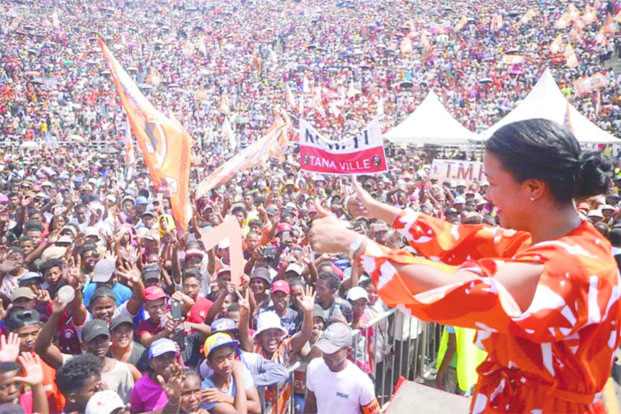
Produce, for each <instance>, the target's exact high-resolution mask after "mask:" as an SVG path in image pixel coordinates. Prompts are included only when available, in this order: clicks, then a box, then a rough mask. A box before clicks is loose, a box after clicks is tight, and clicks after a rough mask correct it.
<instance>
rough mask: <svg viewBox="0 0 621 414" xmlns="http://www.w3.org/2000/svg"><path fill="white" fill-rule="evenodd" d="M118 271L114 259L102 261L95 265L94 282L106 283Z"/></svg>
mask: <svg viewBox="0 0 621 414" xmlns="http://www.w3.org/2000/svg"><path fill="white" fill-rule="evenodd" d="M115 270H116V265H115V263H114V260H112V259H100V260H99V261H97V263H95V269H94V270H93V280H92V281H93V282H100V283H105V282H107V281H108V280H110V278H111V277H112V274H113V273H114V271H115Z"/></svg>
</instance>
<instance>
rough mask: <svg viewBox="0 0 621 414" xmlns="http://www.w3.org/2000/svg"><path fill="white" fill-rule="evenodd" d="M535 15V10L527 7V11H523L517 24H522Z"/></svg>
mask: <svg viewBox="0 0 621 414" xmlns="http://www.w3.org/2000/svg"><path fill="white" fill-rule="evenodd" d="M536 15H537V12H535V10H533V9H528V11H527V12H526V13H524V16H522V18H521V19H520V21H519V22H518V26H522V25H523V24H526V23H528V22H530V21H531V19H532V18H533V17H535V16H536Z"/></svg>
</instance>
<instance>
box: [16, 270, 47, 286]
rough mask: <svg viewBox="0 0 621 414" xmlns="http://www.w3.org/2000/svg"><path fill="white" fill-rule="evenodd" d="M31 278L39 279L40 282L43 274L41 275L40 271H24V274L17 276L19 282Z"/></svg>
mask: <svg viewBox="0 0 621 414" xmlns="http://www.w3.org/2000/svg"><path fill="white" fill-rule="evenodd" d="M32 279H39V280H40V281H41V282H43V276H41V273H38V272H26V273H24V275H23V276H22V277H20V278H19V283H20V284H21V283H22V282H26V281H28V280H32Z"/></svg>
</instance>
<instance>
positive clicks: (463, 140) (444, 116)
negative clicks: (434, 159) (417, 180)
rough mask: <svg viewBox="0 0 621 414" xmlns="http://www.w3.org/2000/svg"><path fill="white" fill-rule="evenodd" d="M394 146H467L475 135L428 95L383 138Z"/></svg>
mask: <svg viewBox="0 0 621 414" xmlns="http://www.w3.org/2000/svg"><path fill="white" fill-rule="evenodd" d="M384 138H386V139H387V140H389V141H391V142H393V143H395V144H436V145H447V144H467V143H468V142H469V141H470V140H472V139H475V138H476V134H474V133H473V132H471V131H469V130H468V129H467V128H465V127H464V126H463V125H461V124H460V123H459V122H457V120H456V119H455V118H453V116H452V115H451V114H450V113H449V112H448V111H447V110H446V108H445V107H444V105H442V103H441V102H440V99H438V96H437V95H436V94H435V93H434V92H433V91H430V92H429V94H428V95H427V97H426V98H425V100H424V101H423V102H422V103H421V104H420V105H419V106H418V108H416V110H415V111H414V112H412V113H411V114H410V115H409V116H408V117H407V118H406V119H405V120H404V121H403V122H401V123H400V124H399V125H397V126H396V127H394V128H393V129H391V130H390V131H388V132H387V133H386V134H384Z"/></svg>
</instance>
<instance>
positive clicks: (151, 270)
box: [142, 263, 161, 280]
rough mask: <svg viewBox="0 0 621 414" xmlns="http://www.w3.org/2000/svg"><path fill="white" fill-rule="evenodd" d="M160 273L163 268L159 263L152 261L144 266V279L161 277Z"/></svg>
mask: <svg viewBox="0 0 621 414" xmlns="http://www.w3.org/2000/svg"><path fill="white" fill-rule="evenodd" d="M160 275H161V270H160V266H159V265H158V264H157V263H150V264H148V265H145V266H144V267H143V268H142V278H143V279H144V280H149V279H159V278H160Z"/></svg>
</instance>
